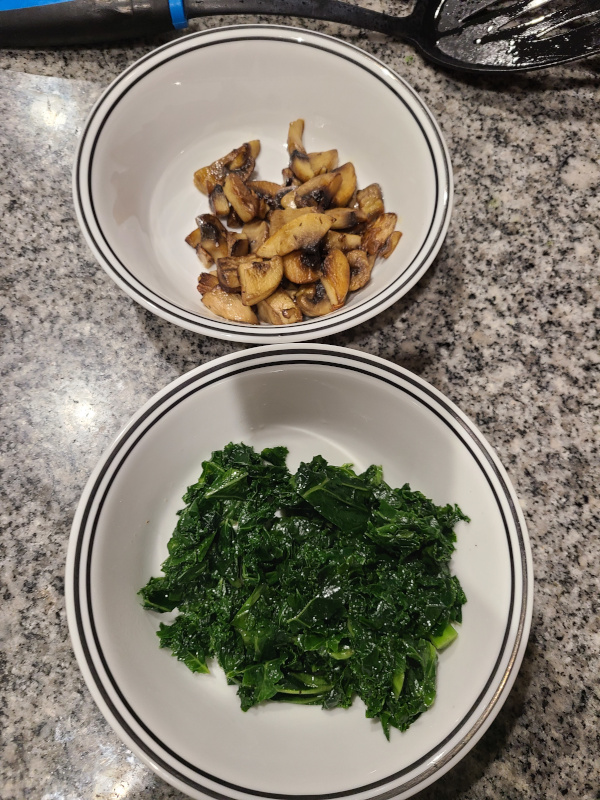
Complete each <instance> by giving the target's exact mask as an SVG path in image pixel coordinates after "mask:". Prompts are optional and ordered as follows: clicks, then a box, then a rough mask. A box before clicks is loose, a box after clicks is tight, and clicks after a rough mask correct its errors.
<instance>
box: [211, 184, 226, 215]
mask: <svg viewBox="0 0 600 800" xmlns="http://www.w3.org/2000/svg"><path fill="white" fill-rule="evenodd" d="M208 202H209V205H210V210H211V211H212V212H213V214H214V215H215V216H217V217H226V216H227V215H228V214H229V200H228V199H227V198H226V197H225V192H224V191H223V187H222V186H221V184H220V183H218V184H217V185H216V186H215V188H214V189H213V190H212V192H211V193H210V194H209V196H208Z"/></svg>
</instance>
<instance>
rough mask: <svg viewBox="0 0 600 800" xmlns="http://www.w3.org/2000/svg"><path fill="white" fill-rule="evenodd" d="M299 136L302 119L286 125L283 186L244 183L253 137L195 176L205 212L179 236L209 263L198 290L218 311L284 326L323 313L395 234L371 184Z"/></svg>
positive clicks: (365, 276) (392, 243) (336, 304)
mask: <svg viewBox="0 0 600 800" xmlns="http://www.w3.org/2000/svg"><path fill="white" fill-rule="evenodd" d="M303 136H304V120H302V119H297V120H294V121H293V122H291V123H290V125H289V128H288V138H287V149H288V155H289V164H288V166H286V167H285V168H284V169H283V170H282V177H283V181H282V183H276V182H273V181H267V180H255V179H253V173H254V169H255V166H256V158H257V156H258V154H259V152H260V142H259V141H258V140H252V141H249V142H245V143H244V144H242V145H241V146H240V147H237V148H235V149H234V150H231V151H230V152H229V153H227V155H226V156H223V158H219V159H217V160H216V161H213V162H212V163H211V164H209V165H208V166H206V167H202V168H201V169H199V170H197V171H196V172H195V173H194V183H195V185H196V186H197V188H198V189H199V191H201V192H203V193H204V194H206V195H208V200H209V205H210V209H211V212H212V213H210V214H201V215H200V216H198V217H197V219H196V224H197V228H195V229H194V230H193V231H192V232H191V233H190V234H189V235H188V236H187V237H186V242H187V243H188V244H189V245H190V246H191V247H193V248H194V249H195V251H196V253H197V255H198V258H199V259H200V260H201V261H202V263H203V264H204V266H205V267H207V268H208V269H212V268H214V267H215V265H216V271H214V272H213V271H211V272H205V273H203V274H202V275H200V277H199V278H198V291H199V292H200V293H201V294H202V302H203V303H204V305H205V306H206V307H207V308H209V309H210V310H211V311H213V312H214V313H215V314H217V315H219V316H222V317H224V318H226V319H230V320H234V321H236V322H247V323H252V324H257V323H258V322H259V321H261V322H266V323H269V324H272V325H289V324H291V323H295V322H300V321H301V320H302V318H303V317H318V316H322V315H324V314H329V313H331V312H332V311H335V310H336V309H338V308H341V307H342V306H343V304H344V303H345V302H346V299H347V296H348V293H349V292H355V291H358V290H359V289H361V288H362V287H363V286H365V285H366V284H367V283H368V282H369V280H370V277H371V272H372V270H373V266H374V264H375V261H376V259H377V258H378V257H380V256H381V257H383V258H388V257H389V256H390V255H391V253H392V252H393V251H394V249H395V248H396V247H397V245H398V242H399V241H400V239H401V236H402V234H401V232H400V231H397V230H395V227H396V223H397V216H396V214H392V213H389V212H386V210H385V205H384V201H383V194H382V191H381V187H380V185H379V184H378V183H371V184H370V185H368V186H367V187H366V188H364V189H359V188H358V182H357V177H356V170H355V168H354V164H352V162H346V163H343V164H342V165H341V166H338V151H337V150H335V149H331V150H322V151H315V152H307V149H306V146H305V144H304V141H303ZM221 219H224V220H226V225H224V224H223V222H221ZM231 228H241V230H240V231H233V230H230V229H231Z"/></svg>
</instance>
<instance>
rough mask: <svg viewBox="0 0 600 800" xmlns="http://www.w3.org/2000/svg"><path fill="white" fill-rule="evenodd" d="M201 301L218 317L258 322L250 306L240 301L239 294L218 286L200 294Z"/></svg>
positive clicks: (235, 320) (252, 322)
mask: <svg viewBox="0 0 600 800" xmlns="http://www.w3.org/2000/svg"><path fill="white" fill-rule="evenodd" d="M202 302H203V303H204V305H205V306H206V307H207V308H208V309H210V311H212V312H213V314H216V315H217V316H218V317H223V318H224V319H230V320H232V321H233V322H248V323H250V324H252V325H257V324H258V317H257V316H256V314H255V313H254V311H253V310H252V309H251V308H249V307H248V306H245V305H244V304H243V303H242V300H241V298H240V296H239V294H230V293H229V292H226V291H224V290H223V289H222V288H221V287H220V286H215V288H214V289H211V290H210V291H209V292H206V294H204V295H202Z"/></svg>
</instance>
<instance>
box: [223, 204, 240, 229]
mask: <svg viewBox="0 0 600 800" xmlns="http://www.w3.org/2000/svg"><path fill="white" fill-rule="evenodd" d="M243 224H244V223H243V222H242V220H241V219H240V218H239V217H238V215H237V214H236V213H235V211H234V209H233V208H232V209H231V210H230V211H229V216H228V217H227V225H228V226H229V227H230V228H241V227H242V225H243Z"/></svg>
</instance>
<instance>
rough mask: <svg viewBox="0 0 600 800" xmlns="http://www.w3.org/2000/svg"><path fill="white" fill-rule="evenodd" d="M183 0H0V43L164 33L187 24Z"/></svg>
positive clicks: (21, 44) (101, 39)
mask: <svg viewBox="0 0 600 800" xmlns="http://www.w3.org/2000/svg"><path fill="white" fill-rule="evenodd" d="M184 2H185V0H0V47H38V46H41V47H47V46H50V47H52V46H56V45H69V44H75V45H80V44H86V43H88V42H89V43H93V42H104V41H110V40H115V39H125V38H128V37H138V36H148V35H150V36H151V35H154V34H157V33H166V32H167V31H168V30H169V29H170V30H172V29H173V28H178V29H179V28H185V27H187V15H186V13H185V8H184ZM124 11H125V12H126V13H123V12H124Z"/></svg>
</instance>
